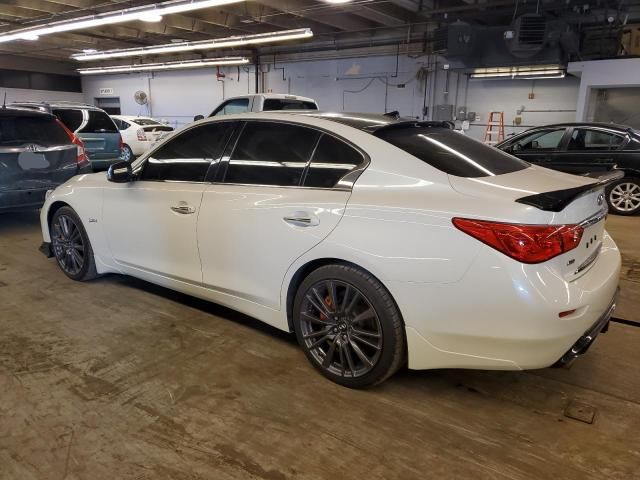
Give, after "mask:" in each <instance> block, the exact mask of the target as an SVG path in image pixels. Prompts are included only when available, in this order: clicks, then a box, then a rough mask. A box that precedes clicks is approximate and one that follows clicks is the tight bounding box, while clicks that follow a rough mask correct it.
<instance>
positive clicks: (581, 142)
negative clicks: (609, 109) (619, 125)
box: [568, 128, 625, 150]
mask: <svg viewBox="0 0 640 480" xmlns="http://www.w3.org/2000/svg"><path fill="white" fill-rule="evenodd" d="M624 139H625V137H624V136H622V135H616V134H615V133H609V132H604V131H602V130H589V129H586V128H576V129H575V130H574V131H573V135H571V140H570V141H569V146H568V148H569V150H616V149H618V148H619V147H620V146H621V145H622V144H623V143H624Z"/></svg>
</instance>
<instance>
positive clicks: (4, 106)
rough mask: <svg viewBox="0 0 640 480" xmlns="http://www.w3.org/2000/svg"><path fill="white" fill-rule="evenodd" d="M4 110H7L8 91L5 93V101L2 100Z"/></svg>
mask: <svg viewBox="0 0 640 480" xmlns="http://www.w3.org/2000/svg"><path fill="white" fill-rule="evenodd" d="M2 108H7V91H6V90H5V91H4V100H2Z"/></svg>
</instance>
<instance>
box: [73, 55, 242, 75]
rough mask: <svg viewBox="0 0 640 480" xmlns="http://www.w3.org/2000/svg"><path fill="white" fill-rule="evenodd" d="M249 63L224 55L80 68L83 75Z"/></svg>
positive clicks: (79, 70) (240, 58)
mask: <svg viewBox="0 0 640 480" xmlns="http://www.w3.org/2000/svg"><path fill="white" fill-rule="evenodd" d="M247 63H249V59H248V58H244V57H222V58H212V59H210V60H185V61H181V62H165V63H139V64H137V65H117V66H113V67H93V68H80V69H78V72H80V74H81V75H98V74H101V73H102V74H108V73H130V72H147V71H155V70H178V69H186V68H202V67H218V66H223V65H245V64H247Z"/></svg>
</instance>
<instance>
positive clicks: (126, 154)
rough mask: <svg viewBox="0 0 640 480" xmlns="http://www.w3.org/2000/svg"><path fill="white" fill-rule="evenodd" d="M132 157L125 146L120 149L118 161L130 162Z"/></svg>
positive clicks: (129, 150)
mask: <svg viewBox="0 0 640 480" xmlns="http://www.w3.org/2000/svg"><path fill="white" fill-rule="evenodd" d="M132 156H133V153H132V152H131V149H130V148H129V147H128V146H126V145H125V146H124V147H122V151H121V152H120V160H122V161H123V162H130V161H131V157H132Z"/></svg>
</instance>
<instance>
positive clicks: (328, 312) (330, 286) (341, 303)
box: [299, 280, 383, 378]
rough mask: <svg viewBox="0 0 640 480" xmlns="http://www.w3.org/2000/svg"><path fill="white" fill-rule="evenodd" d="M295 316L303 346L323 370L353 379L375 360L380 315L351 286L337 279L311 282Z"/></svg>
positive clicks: (378, 352)
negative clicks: (298, 321)
mask: <svg viewBox="0 0 640 480" xmlns="http://www.w3.org/2000/svg"><path fill="white" fill-rule="evenodd" d="M299 318H300V327H301V333H302V338H303V341H304V345H305V347H306V348H307V350H308V351H309V353H310V354H311V356H312V357H313V359H314V360H315V361H316V362H317V364H318V365H319V366H320V367H321V368H323V369H324V370H327V371H329V372H331V373H333V374H336V375H340V376H342V377H350V378H355V377H360V376H362V375H365V374H367V373H368V372H370V371H371V370H372V369H373V368H374V367H375V366H376V364H377V363H378V360H379V359H380V355H381V352H382V340H383V336H382V326H381V323H380V318H379V317H378V314H377V313H376V311H375V309H374V308H373V306H372V305H371V303H370V302H369V300H368V299H367V298H366V296H365V295H364V294H363V293H362V292H361V291H360V290H359V289H357V288H356V287H354V286H353V285H351V284H349V283H347V282H343V281H339V280H323V281H321V282H318V283H316V284H314V285H313V286H311V288H309V289H308V290H307V291H306V292H305V295H304V299H303V301H302V304H301V311H300V317H299Z"/></svg>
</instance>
